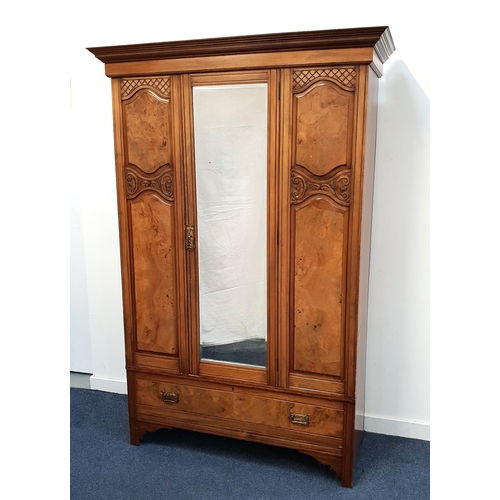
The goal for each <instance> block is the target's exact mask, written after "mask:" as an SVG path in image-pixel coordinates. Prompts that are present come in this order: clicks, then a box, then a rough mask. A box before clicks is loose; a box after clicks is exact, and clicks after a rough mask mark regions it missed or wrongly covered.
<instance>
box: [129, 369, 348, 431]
mask: <svg viewBox="0 0 500 500" xmlns="http://www.w3.org/2000/svg"><path fill="white" fill-rule="evenodd" d="M136 400H137V404H138V405H140V406H142V407H143V408H142V411H144V410H146V407H154V408H168V409H170V410H175V411H180V412H189V413H192V414H199V415H204V416H210V417H217V418H224V419H230V420H235V421H241V422H248V423H252V424H259V425H265V426H270V427H279V428H281V429H289V430H293V431H303V432H305V433H309V434H316V435H320V436H330V437H336V438H342V430H343V418H344V412H343V411H342V409H341V408H328V407H325V406H316V405H311V404H304V403H297V402H294V401H293V400H292V399H291V398H290V399H286V398H283V397H282V396H281V397H280V398H278V397H273V396H268V395H262V396H261V395H255V394H247V393H245V392H243V390H242V389H237V388H236V387H235V388H234V390H232V389H231V388H228V389H227V390H225V389H220V390H219V389H208V388H204V387H198V386H194V385H185V384H177V383H167V382H162V381H156V380H148V379H142V378H136ZM337 405H339V404H338V403H337Z"/></svg>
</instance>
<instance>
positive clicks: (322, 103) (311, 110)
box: [294, 82, 352, 176]
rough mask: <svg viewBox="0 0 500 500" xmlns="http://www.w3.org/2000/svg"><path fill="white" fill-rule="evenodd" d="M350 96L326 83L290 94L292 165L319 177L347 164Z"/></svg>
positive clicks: (349, 93) (335, 86)
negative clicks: (291, 108) (293, 151)
mask: <svg viewBox="0 0 500 500" xmlns="http://www.w3.org/2000/svg"><path fill="white" fill-rule="evenodd" d="M351 96H352V94H351V92H346V91H345V90H341V89H340V88H339V87H338V86H337V85H335V84H334V83H330V82H319V83H316V84H315V85H313V86H312V87H310V88H308V89H307V90H306V91H305V92H303V93H301V94H295V95H294V105H295V117H296V118H295V120H296V122H295V164H296V165H301V166H303V167H306V168H307V169H308V170H309V171H310V172H312V173H313V174H316V175H318V176H321V175H325V174H328V173H329V172H331V171H332V170H333V169H334V168H335V167H338V166H339V165H345V164H346V163H347V146H348V141H347V139H348V131H349V109H350V101H351Z"/></svg>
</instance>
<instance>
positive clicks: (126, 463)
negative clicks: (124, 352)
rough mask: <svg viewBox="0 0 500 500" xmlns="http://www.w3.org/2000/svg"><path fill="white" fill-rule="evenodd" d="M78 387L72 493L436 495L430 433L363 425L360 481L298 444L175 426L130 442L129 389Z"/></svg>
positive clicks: (106, 497) (233, 499)
mask: <svg viewBox="0 0 500 500" xmlns="http://www.w3.org/2000/svg"><path fill="white" fill-rule="evenodd" d="M70 391H71V478H70V488H71V500H98V499H103V500H115V499H116V500H160V499H162V500H163V499H172V500H212V499H213V500H225V499H228V500H264V499H283V500H295V499H297V500H322V499H329V500H330V499H367V500H368V499H370V500H378V499H380V500H389V499H411V500H420V499H428V498H430V474H429V461H430V443H429V442H427V441H420V440H415V439H405V438H400V437H394V436H385V435H381V434H372V433H365V439H364V442H363V446H362V450H361V454H360V457H359V461H358V464H357V467H356V473H355V485H354V488H352V489H346V488H342V487H341V486H340V481H339V480H338V478H337V477H336V476H335V474H334V473H333V472H331V471H330V470H329V468H328V467H326V466H324V465H321V464H319V463H318V462H316V461H315V460H314V459H313V458H311V457H309V456H307V455H302V454H300V453H298V452H296V451H293V450H287V449H284V448H277V447H273V446H266V445H262V444H258V443H248V442H244V441H239V440H235V439H228V438H221V437H216V436H209V435H204V434H199V433H194V432H188V431H182V430H175V429H168V430H161V431H157V432H156V433H154V434H147V435H146V436H145V438H144V440H143V442H142V443H141V445H140V446H132V445H130V444H129V441H128V439H129V436H128V415H127V398H126V396H124V395H120V394H113V393H107V392H101V391H92V390H89V389H73V388H72V389H70Z"/></svg>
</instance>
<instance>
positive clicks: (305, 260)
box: [292, 199, 348, 377]
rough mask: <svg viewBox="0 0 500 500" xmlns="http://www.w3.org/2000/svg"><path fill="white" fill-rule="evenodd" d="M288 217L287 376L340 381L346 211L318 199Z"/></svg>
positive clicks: (341, 369)
mask: <svg viewBox="0 0 500 500" xmlns="http://www.w3.org/2000/svg"><path fill="white" fill-rule="evenodd" d="M292 214H293V215H292V217H293V227H294V231H293V232H294V237H295V250H294V253H295V255H294V259H293V262H294V313H293V325H294V329H293V346H292V349H293V350H292V352H293V365H292V366H293V370H296V371H301V372H307V373H315V374H321V375H330V376H335V377H342V374H343V313H342V299H341V297H342V294H343V287H344V281H345V270H344V260H345V259H344V242H345V237H346V229H347V218H348V210H346V209H341V208H337V207H336V206H335V205H333V204H332V203H331V202H330V201H327V200H325V199H319V200H313V201H312V202H310V203H309V204H307V205H306V206H304V207H300V208H297V209H295V210H293V212H292Z"/></svg>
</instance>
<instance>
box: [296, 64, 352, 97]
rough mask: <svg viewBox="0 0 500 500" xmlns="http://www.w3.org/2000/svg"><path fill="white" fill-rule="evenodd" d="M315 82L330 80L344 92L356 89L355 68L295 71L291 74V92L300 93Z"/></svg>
mask: <svg viewBox="0 0 500 500" xmlns="http://www.w3.org/2000/svg"><path fill="white" fill-rule="evenodd" d="M316 80H330V81H334V82H335V83H337V84H339V85H340V86H341V87H342V88H343V89H345V90H354V88H355V87H356V69H355V68H317V69H306V70H296V71H294V72H293V91H294V92H300V91H301V90H303V89H304V88H306V87H308V86H309V85H310V84H311V83H312V82H314V81H316Z"/></svg>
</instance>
